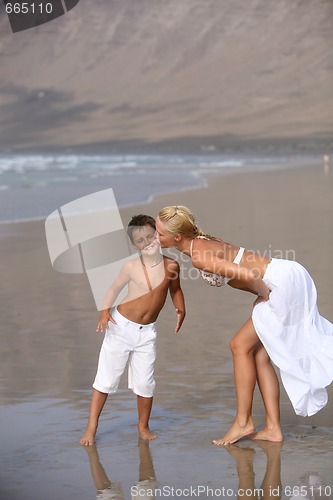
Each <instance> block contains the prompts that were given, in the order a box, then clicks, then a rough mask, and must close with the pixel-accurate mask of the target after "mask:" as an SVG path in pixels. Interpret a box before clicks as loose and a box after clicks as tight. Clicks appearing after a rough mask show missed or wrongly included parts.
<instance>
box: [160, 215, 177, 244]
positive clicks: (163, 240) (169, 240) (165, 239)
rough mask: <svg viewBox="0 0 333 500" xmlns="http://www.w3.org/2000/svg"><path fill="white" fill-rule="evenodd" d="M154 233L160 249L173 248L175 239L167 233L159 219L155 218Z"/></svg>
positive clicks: (164, 225) (165, 227)
mask: <svg viewBox="0 0 333 500" xmlns="http://www.w3.org/2000/svg"><path fill="white" fill-rule="evenodd" d="M156 233H157V239H158V240H159V242H160V245H161V247H162V248H169V247H174V246H175V243H176V242H175V237H174V236H173V235H172V234H170V233H169V232H168V230H167V225H166V224H165V223H164V222H162V221H161V220H160V218H159V217H157V218H156Z"/></svg>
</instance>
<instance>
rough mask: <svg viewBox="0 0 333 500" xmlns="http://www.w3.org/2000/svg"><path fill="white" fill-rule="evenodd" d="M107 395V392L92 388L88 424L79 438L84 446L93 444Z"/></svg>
mask: <svg viewBox="0 0 333 500" xmlns="http://www.w3.org/2000/svg"><path fill="white" fill-rule="evenodd" d="M107 397H108V394H106V393H104V392H99V391H97V390H96V389H93V390H92V394H91V402H90V411H89V419H88V424H87V428H86V430H85V433H84V434H83V436H82V438H81V439H80V444H82V445H84V446H92V445H93V444H94V442H95V434H96V431H97V426H98V419H99V416H100V414H101V412H102V410H103V407H104V404H105V401H106V399H107Z"/></svg>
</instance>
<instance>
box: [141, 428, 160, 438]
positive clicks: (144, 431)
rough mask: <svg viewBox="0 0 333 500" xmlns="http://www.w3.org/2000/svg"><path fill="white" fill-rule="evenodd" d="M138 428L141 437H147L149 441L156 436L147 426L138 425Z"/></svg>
mask: <svg viewBox="0 0 333 500" xmlns="http://www.w3.org/2000/svg"><path fill="white" fill-rule="evenodd" d="M138 429H139V434H140V436H141V437H142V439H148V440H149V441H152V440H153V439H156V438H157V436H156V434H153V433H152V432H151V431H150V430H149V427H138Z"/></svg>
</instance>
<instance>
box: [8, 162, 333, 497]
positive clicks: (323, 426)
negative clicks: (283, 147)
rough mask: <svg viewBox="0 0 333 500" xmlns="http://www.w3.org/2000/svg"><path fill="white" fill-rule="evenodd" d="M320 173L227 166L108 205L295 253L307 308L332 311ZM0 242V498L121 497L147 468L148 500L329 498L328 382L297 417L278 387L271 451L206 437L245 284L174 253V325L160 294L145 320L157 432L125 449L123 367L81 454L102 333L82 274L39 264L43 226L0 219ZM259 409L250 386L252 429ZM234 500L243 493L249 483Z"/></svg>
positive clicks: (245, 301) (332, 394) (221, 398)
mask: <svg viewBox="0 0 333 500" xmlns="http://www.w3.org/2000/svg"><path fill="white" fill-rule="evenodd" d="M332 174H333V171H327V169H326V171H324V169H323V166H322V165H320V164H318V165H314V166H313V167H304V168H294V169H290V170H287V171H281V172H274V171H271V172H266V173H262V172H260V173H251V174H246V173H242V174H235V175H226V176H221V177H216V178H213V179H210V180H209V187H208V188H205V189H198V190H193V191H188V192H185V193H180V194H171V195H163V196H159V197H158V198H156V199H154V200H153V201H152V202H151V203H146V204H143V205H140V206H136V207H131V208H125V209H122V210H121V215H122V219H123V222H124V224H126V223H127V221H128V220H129V219H130V217H131V215H134V214H135V213H139V212H147V213H150V214H152V215H156V213H157V212H158V209H159V208H160V207H162V206H164V205H167V204H185V205H188V206H189V207H190V208H191V209H192V210H193V211H194V212H195V213H196V214H197V216H198V222H199V225H200V226H201V227H203V228H204V229H205V230H206V231H207V232H208V233H210V234H217V235H220V236H222V237H223V238H224V239H225V240H226V241H231V242H234V243H235V244H240V245H243V246H245V247H247V248H251V249H253V250H258V251H261V252H265V253H266V254H267V255H270V256H271V257H289V258H291V257H292V256H294V257H295V258H296V259H297V260H298V261H299V262H301V263H302V264H303V265H304V266H305V267H306V268H307V269H308V270H309V271H310V273H311V274H312V276H313V278H314V280H315V283H316V285H317V289H318V304H319V310H320V312H321V314H322V315H323V316H325V317H327V318H328V319H330V320H331V321H332V320H333V310H332V299H333V291H332V287H331V283H332V278H333V271H332V266H331V255H332V250H333V234H332V223H331V220H332V212H333V200H332V188H333V175H332ZM0 246H1V259H0V271H1V278H2V279H1V288H0V299H1V300H0V311H1V319H2V328H1V346H2V347H1V364H0V374H1V381H2V384H1V386H2V388H1V393H0V404H1V413H0V415H1V417H0V418H1V428H2V432H1V436H2V446H1V453H0V456H1V464H0V465H1V466H0V496H1V498H4V499H7V498H8V499H10V500H21V499H25V500H30V499H34V500H39V499H40V500H45V498H47V499H48V500H53V499H57V500H59V499H61V500H62V499H64V500H65V499H66V500H67V499H76V498H80V499H81V500H85V499H91V498H96V494H97V493H96V488H98V487H100V485H101V483H100V481H101V480H102V481H104V483H103V484H105V485H106V486H107V488H108V489H109V493H110V495H111V494H113V495H114V497H113V498H122V497H121V495H122V496H123V498H125V499H130V498H131V494H130V492H131V487H132V486H133V485H136V484H137V482H138V481H139V478H140V479H141V480H144V479H147V478H148V477H150V479H149V480H148V483H147V482H144V483H140V484H139V486H138V487H137V489H135V488H134V489H133V491H132V492H133V493H134V494H135V492H137V493H138V494H137V497H136V498H140V492H141V498H142V488H143V487H146V488H148V489H149V487H155V486H156V485H158V487H159V488H161V489H162V492H161V493H162V494H161V495H159V496H158V497H160V498H163V497H167V496H169V497H172V488H174V490H173V497H177V498H188V496H189V494H188V492H190V493H191V491H190V488H191V487H192V488H194V489H193V490H192V496H193V497H195V496H196V495H195V493H197V497H198V496H199V498H218V497H220V498H228V497H232V496H233V497H234V498H236V497H237V489H238V488H242V489H244V488H245V489H250V488H252V487H253V484H254V485H255V487H256V488H261V487H262V482H263V481H264V483H263V488H265V494H266V496H265V497H264V498H289V497H292V496H293V494H294V496H295V493H297V491H301V490H300V487H301V485H303V487H304V488H303V492H304V491H306V492H307V494H308V498H325V499H326V498H333V494H331V493H330V491H331V490H330V488H332V490H333V482H332V474H331V471H332V465H333V451H332V450H333V446H332V445H333V418H332V415H333V411H332V408H333V406H332V405H333V388H332V386H331V387H329V403H328V405H327V406H326V408H324V409H323V410H322V411H321V412H320V413H319V414H317V415H315V416H313V417H310V418H302V417H297V416H296V415H295V414H294V412H293V409H292V407H291V404H290V403H289V400H288V398H287V396H286V394H285V392H284V390H283V388H282V391H281V392H282V395H281V414H282V426H283V432H284V435H285V442H284V444H283V446H282V447H281V446H279V445H261V444H259V443H252V442H251V441H249V440H246V441H245V440H244V441H242V442H240V443H239V445H237V446H234V447H232V448H228V450H226V449H224V448H215V447H213V446H212V445H211V444H210V442H211V439H213V438H217V437H220V436H221V435H223V433H224V432H225V430H227V428H228V427H229V425H230V423H231V422H232V420H233V415H234V411H235V392H234V387H233V376H232V361H231V356H230V354H229V347H228V344H229V341H230V339H231V337H232V335H233V333H234V332H235V331H236V330H237V329H238V328H239V326H240V325H241V324H242V322H243V321H245V320H246V319H247V317H248V316H249V314H250V311H251V305H252V301H253V299H252V296H251V295H250V294H246V293H240V292H237V291H235V290H232V289H230V288H229V287H225V288H224V289H221V290H214V289H212V288H210V287H208V286H206V285H205V284H204V283H202V282H200V281H199V280H196V279H191V277H192V278H193V275H191V271H190V269H189V268H188V266H187V264H186V263H185V264H184V269H183V273H182V274H183V276H182V277H183V281H182V284H183V290H184V293H185V298H186V304H187V318H186V321H185V323H184V325H183V328H182V331H181V333H180V334H178V335H177V336H175V335H174V334H173V331H174V324H175V315H174V311H173V307H172V304H171V303H170V301H168V303H167V305H166V307H165V309H164V310H163V311H162V313H161V315H160V318H159V320H158V344H157V348H158V359H157V362H156V381H157V390H156V397H155V401H154V408H153V415H152V420H151V428H152V429H153V430H154V431H156V432H157V433H158V439H157V440H156V441H155V442H152V443H150V445H149V446H147V445H146V444H143V445H142V443H141V444H140V446H138V444H139V443H138V438H137V432H136V402H135V398H134V397H133V395H132V393H131V392H130V391H128V390H127V389H126V377H124V378H123V380H122V383H121V389H120V391H119V393H118V394H116V395H115V396H113V397H112V398H111V397H110V399H109V401H108V402H107V404H106V407H105V410H104V412H103V415H102V417H101V422H100V428H99V432H98V435H97V443H96V444H97V449H92V450H90V451H89V452H87V451H86V450H85V449H84V448H82V447H80V446H79V445H78V441H79V439H80V437H81V435H82V432H83V430H84V428H85V424H86V418H87V412H88V405H89V397H90V386H91V383H92V380H93V378H94V375H95V370H96V363H97V358H98V353H99V346H100V344H101V342H102V337H101V336H98V335H97V334H96V333H95V324H96V319H97V312H96V309H95V305H94V301H93V298H92V295H91V292H90V289H89V284H88V280H87V279H86V278H85V276H80V275H66V274H59V273H56V272H55V271H54V270H53V269H52V267H51V265H50V262H49V257H48V253H47V248H46V244H45V236H44V223H43V222H31V223H22V224H12V225H2V226H0ZM203 298H204V309H203V307H202V304H203ZM216 311H218V313H217V312H216ZM263 415H264V412H263V407H262V403H261V401H260V397H259V394H258V393H256V395H255V404H254V416H255V421H256V423H257V425H258V426H259V427H260V425H263V423H264V420H263ZM140 458H141V469H140V468H139V466H140ZM91 471H93V472H94V473H93V474H92V472H91ZM103 471H104V472H103ZM253 474H255V475H253ZM154 478H156V481H157V483H156V482H155V479H154ZM253 481H254V483H253ZM95 483H96V485H95ZM116 483H118V485H117V484H116ZM279 485H280V486H281V488H282V490H281V491H282V494H278V490H277V489H276V488H278V486H279ZM199 486H200V488H201V489H200V490H199V489H198V487H199ZM163 487H164V490H163ZM140 488H141V489H140ZM208 488H210V489H211V490H212V491H210V490H208ZM274 488H275V489H274ZM293 488H294V490H293ZM297 488H299V490H297ZM316 488H317V489H316ZM281 491H280V493H281ZM121 492H122V493H121ZM311 494H312V496H311ZM116 495H118V496H116ZM315 495H317V496H315ZM257 496H258V495H257ZM148 498H154V497H153V496H151V495H150V496H149V495H148ZM243 498H256V497H255V496H251V495H250V491H248V493H247V494H246V495H244V496H243Z"/></svg>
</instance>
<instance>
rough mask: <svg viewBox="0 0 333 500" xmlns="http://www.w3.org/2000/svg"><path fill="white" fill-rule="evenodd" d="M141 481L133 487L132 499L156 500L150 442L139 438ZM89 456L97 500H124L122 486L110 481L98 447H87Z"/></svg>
mask: <svg viewBox="0 0 333 500" xmlns="http://www.w3.org/2000/svg"><path fill="white" fill-rule="evenodd" d="M138 446H139V453H140V465H139V481H138V482H137V483H136V484H135V485H134V486H132V488H131V493H132V498H148V497H149V499H150V500H154V499H155V496H152V493H153V492H154V491H155V488H156V486H157V482H156V477H155V471H154V466H153V460H152V457H151V453H150V449H149V441H148V440H147V439H141V438H139V444H138ZM84 449H85V451H86V452H87V454H88V457H89V462H90V469H91V474H92V477H93V480H94V483H95V486H96V489H97V496H96V498H97V500H124V499H125V495H124V492H123V490H122V487H121V484H120V483H118V482H114V481H110V479H109V478H108V476H107V474H106V472H105V470H104V467H103V465H102V464H101V462H100V459H99V455H98V451H97V448H96V445H93V446H85V447H84Z"/></svg>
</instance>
